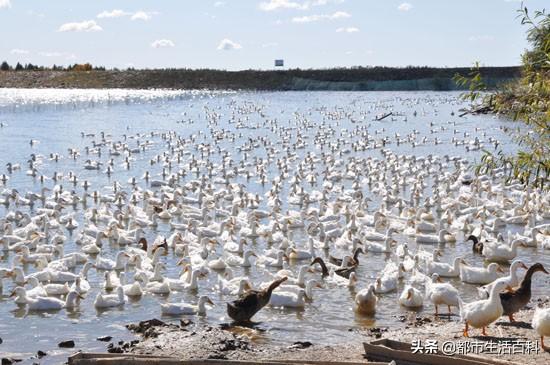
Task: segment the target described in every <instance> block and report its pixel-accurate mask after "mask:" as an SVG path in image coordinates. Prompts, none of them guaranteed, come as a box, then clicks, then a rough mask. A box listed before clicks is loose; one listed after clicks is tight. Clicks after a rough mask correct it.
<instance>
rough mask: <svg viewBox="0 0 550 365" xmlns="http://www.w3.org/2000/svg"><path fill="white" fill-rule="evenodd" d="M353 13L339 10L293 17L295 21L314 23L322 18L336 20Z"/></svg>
mask: <svg viewBox="0 0 550 365" xmlns="http://www.w3.org/2000/svg"><path fill="white" fill-rule="evenodd" d="M349 17H351V15H350V14H349V13H346V12H345V11H337V12H335V13H333V14H320V15H319V14H314V15H306V16H301V17H294V18H292V22H293V23H312V22H317V21H320V20H336V19H343V18H349Z"/></svg>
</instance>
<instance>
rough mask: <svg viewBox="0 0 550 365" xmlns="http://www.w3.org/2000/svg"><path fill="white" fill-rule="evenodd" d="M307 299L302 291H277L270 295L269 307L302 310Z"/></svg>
mask: <svg viewBox="0 0 550 365" xmlns="http://www.w3.org/2000/svg"><path fill="white" fill-rule="evenodd" d="M306 299H309V298H308V297H307V294H306V291H305V290H304V289H300V290H298V293H294V292H288V291H286V292H285V291H279V292H276V293H272V294H271V298H270V299H269V305H271V306H272V307H282V308H304V306H305V304H306V301H305V300H306Z"/></svg>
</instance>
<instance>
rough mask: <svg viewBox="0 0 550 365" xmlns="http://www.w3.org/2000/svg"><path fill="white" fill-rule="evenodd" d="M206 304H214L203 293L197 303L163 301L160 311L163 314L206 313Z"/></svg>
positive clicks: (202, 314)
mask: <svg viewBox="0 0 550 365" xmlns="http://www.w3.org/2000/svg"><path fill="white" fill-rule="evenodd" d="M206 304H210V305H212V306H213V305H214V303H213V302H212V300H210V298H208V297H207V296H205V295H203V296H201V297H200V298H199V301H198V303H197V305H192V304H188V303H183V302H181V303H165V304H161V305H160V311H161V313H162V314H163V315H172V316H173V315H182V314H186V315H195V314H198V315H201V316H204V315H206Z"/></svg>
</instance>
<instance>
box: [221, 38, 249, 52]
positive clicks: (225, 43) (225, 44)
mask: <svg viewBox="0 0 550 365" xmlns="http://www.w3.org/2000/svg"><path fill="white" fill-rule="evenodd" d="M241 48H243V46H241V45H240V44H239V43H235V42H233V41H232V40H231V39H227V38H225V39H222V41H221V42H220V44H219V45H218V51H230V50H233V49H241Z"/></svg>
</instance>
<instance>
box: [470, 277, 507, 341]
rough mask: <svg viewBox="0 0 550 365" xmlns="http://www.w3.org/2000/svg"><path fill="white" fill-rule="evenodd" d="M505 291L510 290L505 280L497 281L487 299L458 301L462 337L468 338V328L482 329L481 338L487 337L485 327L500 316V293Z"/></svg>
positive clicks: (501, 309) (501, 310)
mask: <svg viewBox="0 0 550 365" xmlns="http://www.w3.org/2000/svg"><path fill="white" fill-rule="evenodd" d="M505 289H508V290H512V288H511V287H510V286H509V285H508V282H507V281H506V279H504V280H502V279H499V280H498V281H497V282H496V283H495V284H494V285H493V287H492V289H491V293H490V294H489V299H481V300H478V301H475V302H472V303H464V302H462V300H461V299H459V306H460V319H461V321H462V322H464V332H463V335H464V337H468V336H469V334H468V329H469V327H470V326H472V327H474V328H482V332H481V333H482V334H483V336H487V333H486V331H485V327H487V326H488V325H489V324H491V323H493V322H494V321H496V320H497V319H499V318H500V317H501V316H502V312H503V308H502V304H501V302H500V293H501V292H503V291H504V290H505Z"/></svg>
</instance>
